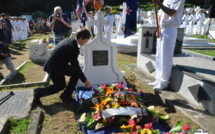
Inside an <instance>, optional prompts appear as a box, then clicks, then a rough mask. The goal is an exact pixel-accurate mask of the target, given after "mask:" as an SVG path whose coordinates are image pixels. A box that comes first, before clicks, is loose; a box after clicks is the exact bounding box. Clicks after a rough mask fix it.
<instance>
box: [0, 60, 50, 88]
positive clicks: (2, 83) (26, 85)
mask: <svg viewBox="0 0 215 134" xmlns="http://www.w3.org/2000/svg"><path fill="white" fill-rule="evenodd" d="M28 62H30V61H25V62H23V63H22V64H21V65H20V66H19V67H17V68H16V71H13V72H12V73H11V74H9V75H8V76H7V77H5V78H4V79H3V80H2V81H1V82H0V89H2V88H14V87H22V86H24V87H29V86H34V85H46V84H47V83H48V81H49V75H48V74H47V73H46V74H45V76H44V78H43V80H42V81H38V82H29V83H20V84H10V85H4V84H5V83H6V82H7V81H9V80H10V79H12V77H13V76H15V74H16V73H17V72H18V70H20V69H21V68H22V67H23V66H24V65H25V64H27V63H28Z"/></svg>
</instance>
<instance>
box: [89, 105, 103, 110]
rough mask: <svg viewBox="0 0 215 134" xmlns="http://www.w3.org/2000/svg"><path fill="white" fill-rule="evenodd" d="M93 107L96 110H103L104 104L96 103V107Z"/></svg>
mask: <svg viewBox="0 0 215 134" xmlns="http://www.w3.org/2000/svg"><path fill="white" fill-rule="evenodd" d="M91 108H94V109H96V111H102V109H103V106H102V105H100V104H98V103H96V104H95V107H91Z"/></svg>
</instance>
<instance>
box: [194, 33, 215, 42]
mask: <svg viewBox="0 0 215 134" xmlns="http://www.w3.org/2000/svg"><path fill="white" fill-rule="evenodd" d="M193 37H194V38H200V39H209V38H208V35H194V36H193ZM209 42H211V43H215V39H209Z"/></svg>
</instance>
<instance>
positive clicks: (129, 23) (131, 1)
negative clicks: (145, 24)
mask: <svg viewBox="0 0 215 134" xmlns="http://www.w3.org/2000/svg"><path fill="white" fill-rule="evenodd" d="M126 4H127V9H126V20H125V31H124V37H125V38H126V37H128V36H130V35H133V34H135V33H136V31H137V0H127V3H126Z"/></svg>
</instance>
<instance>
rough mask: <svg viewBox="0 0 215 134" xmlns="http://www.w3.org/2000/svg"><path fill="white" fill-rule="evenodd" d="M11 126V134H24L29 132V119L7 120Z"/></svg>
mask: <svg viewBox="0 0 215 134" xmlns="http://www.w3.org/2000/svg"><path fill="white" fill-rule="evenodd" d="M9 122H10V126H11V131H10V132H11V133H13V134H14V133H16V134H24V133H27V132H28V130H29V125H30V123H31V119H29V118H25V119H22V120H15V119H9Z"/></svg>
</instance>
